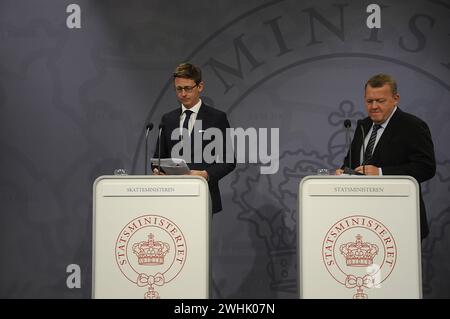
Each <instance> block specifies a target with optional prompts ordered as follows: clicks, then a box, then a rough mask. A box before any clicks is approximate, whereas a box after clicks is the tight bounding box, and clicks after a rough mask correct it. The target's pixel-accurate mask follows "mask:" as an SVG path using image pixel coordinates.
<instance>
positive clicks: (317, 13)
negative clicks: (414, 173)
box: [135, 0, 450, 294]
mask: <svg viewBox="0 0 450 319" xmlns="http://www.w3.org/2000/svg"><path fill="white" fill-rule="evenodd" d="M428 4H429V6H427V7H426V8H425V7H417V8H416V10H414V11H411V10H410V8H411V3H410V2H408V1H403V2H398V1H396V2H395V3H394V2H392V3H387V4H385V5H380V6H379V7H376V6H367V4H362V3H357V2H348V3H335V2H333V1H320V2H301V1H289V0H275V1H269V2H265V3H264V4H261V5H259V6H257V7H255V8H253V9H250V10H249V11H246V12H242V13H241V14H240V15H238V16H236V19H234V20H232V21H230V22H229V23H227V24H226V25H224V26H223V27H222V28H220V29H218V30H217V31H216V32H212V33H211V34H210V35H209V36H208V37H207V39H205V41H204V42H201V43H199V45H198V46H197V47H196V48H194V49H193V51H192V52H191V53H190V54H189V55H187V56H186V59H185V60H187V61H191V62H193V63H195V64H198V65H201V66H203V70H204V78H205V83H206V90H205V92H206V94H207V96H203V97H202V100H203V101H204V102H205V103H207V104H209V105H211V106H214V107H216V108H219V109H222V110H224V111H225V112H227V114H228V116H229V118H230V123H231V125H232V126H235V127H255V128H258V127H270V128H279V137H280V145H279V154H280V156H279V163H278V167H279V170H278V171H276V173H275V174H271V175H262V174H261V172H260V170H259V169H258V167H257V166H256V165H251V163H249V162H247V163H249V164H248V165H245V166H238V167H237V169H236V170H235V171H234V172H233V173H232V174H233V175H234V176H233V181H232V182H231V185H230V186H231V189H232V192H233V193H232V196H233V197H232V201H233V204H234V207H233V208H232V209H235V207H237V209H235V211H236V212H237V219H239V220H244V221H246V222H249V223H251V224H252V225H254V226H255V228H256V232H255V233H254V234H255V235H254V237H256V239H257V240H261V241H262V242H264V244H265V248H266V253H267V254H266V257H267V260H268V262H267V265H266V266H267V267H260V266H259V265H261V263H258V266H255V268H254V269H252V271H253V272H254V271H255V270H257V269H258V267H259V268H264V269H263V270H262V271H265V272H266V274H267V278H268V280H269V286H270V289H271V290H276V291H283V292H288V293H292V294H295V293H296V292H297V289H296V287H297V269H296V268H297V267H296V228H297V221H296V219H297V206H298V202H297V191H298V184H299V181H300V180H301V178H303V177H305V176H307V175H311V174H315V173H316V171H317V168H330V169H333V168H337V167H340V166H341V165H342V160H343V158H344V157H345V154H346V152H347V149H348V147H347V146H346V145H345V141H346V138H345V130H344V128H343V121H344V119H346V118H349V119H351V120H352V122H353V124H355V123H356V120H357V119H360V118H362V117H365V116H366V114H365V111H364V109H363V108H362V107H360V106H359V105H362V104H363V103H362V100H363V96H362V95H363V89H362V88H363V84H364V82H363V81H365V80H367V78H368V77H369V76H372V75H373V74H375V73H379V72H385V71H386V72H388V73H389V72H394V73H396V74H393V75H394V76H397V74H400V76H399V78H402V77H403V78H405V79H414V78H417V79H418V80H414V81H420V82H423V83H426V84H428V85H430V88H432V90H433V92H432V93H427V94H429V95H432V94H436V95H438V96H445V97H447V96H448V92H449V91H450V85H449V83H448V80H447V79H448V70H449V68H450V63H449V62H448V56H447V55H445V54H441V53H442V52H446V51H445V50H444V51H442V52H438V51H437V50H435V49H433V46H434V44H433V43H436V42H435V41H431V39H437V38H439V39H441V42H442V43H445V42H446V41H447V40H448V34H447V32H444V30H446V24H447V22H448V19H442V17H441V16H440V15H439V14H438V13H439V12H440V11H442V9H448V5H445V4H443V3H442V2H440V1H429V3H428ZM396 12H397V13H399V14H397V15H395V21H393V20H392V16H393V15H392V14H394V13H396ZM415 12H418V13H415ZM382 13H383V15H382V18H383V20H382V21H383V23H382V24H381V14H382ZM386 13H389V14H386ZM394 22H395V23H394ZM380 27H381V28H380ZM438 42H439V41H438ZM440 47H441V46H440ZM430 50H433V51H432V52H433V59H430V55H429V53H430ZM418 61H428V62H429V63H426V64H424V65H426V67H422V65H421V64H420V63H418ZM361 77H364V78H363V79H361ZM401 83H405V87H408V83H406V82H405V81H403V80H402V82H401ZM401 85H402V84H401ZM172 86H173V83H172V79H170V80H169V81H168V82H167V84H166V87H165V88H164V90H163V92H161V94H160V95H159V96H158V99H157V100H156V101H155V104H154V107H153V109H152V110H151V112H150V114H149V118H148V119H147V121H149V120H151V119H152V117H153V116H155V112H158V111H160V112H161V113H164V112H166V111H167V109H166V110H162V108H163V107H164V108H165V107H166V106H167V105H171V103H172V105H173V103H174V101H175V97H174V95H173V92H172V91H171V90H170V88H172ZM402 92H404V94H405V95H408V98H409V100H410V101H413V102H409V104H406V102H405V104H403V105H402V107H403V108H404V109H405V110H406V111H409V110H408V108H411V109H412V110H411V112H412V113H415V114H417V115H419V116H422V114H427V113H426V112H427V111H424V108H423V107H422V106H420V108H418V106H417V105H424V104H423V96H421V92H419V91H418V90H405V91H402ZM445 99H446V98H445ZM405 101H406V99H405ZM416 101H417V103H416ZM419 102H420V103H419ZM424 107H425V105H424ZM446 107H447V106H446V104H445V103H441V104H440V105H436V109H438V110H439V111H440V112H443V113H446V112H447V110H446V109H445V108H446ZM421 112H424V113H422V114H420V113H421ZM156 118H157V119H159V116H157V117H156ZM327 120H328V121H327ZM352 127H355V125H352ZM140 151H141V148H137V149H136V155H135V162H136V161H137V159H138V155H137V153H138V152H140ZM443 167H444V168H445V165H444V166H443ZM224 189H225V192H226V189H227V188H224ZM442 192H443V190H442V189H441V190H439V191H438V193H439V194H442ZM445 192H446V193H448V191H445ZM446 207H448V205H447V206H446ZM252 234H253V233H252ZM357 235H358V234H353V238H352V240H353V241H355V240H356V237H355V236H357ZM361 236H363V238H362V240H363V242H367V241H370V242H371V243H374V244H376V242H372V241H371V240H370V238H367V237H365V236H364V234H361ZM348 242H350V238H349V239H348ZM377 245H378V244H377ZM258 255H260V252H258ZM376 258H377V257H374V259H375V260H376ZM373 265H376V263H375V262H374V264H373ZM232 280H233V279H230V278H224V279H223V282H224V283H225V285H223V284H222V285H221V286H222V287H224V286H226V284H228V283H229V282H231V281H232ZM215 287H218V285H216V286H215ZM222 287H219V288H222Z"/></svg>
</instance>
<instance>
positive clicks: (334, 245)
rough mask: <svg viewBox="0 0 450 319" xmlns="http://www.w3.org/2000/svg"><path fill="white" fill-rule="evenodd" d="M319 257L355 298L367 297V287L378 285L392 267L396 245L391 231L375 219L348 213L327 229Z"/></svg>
mask: <svg viewBox="0 0 450 319" xmlns="http://www.w3.org/2000/svg"><path fill="white" fill-rule="evenodd" d="M322 258H323V263H324V265H325V267H326V269H327V270H328V272H329V273H330V275H331V276H332V277H333V278H334V279H335V280H336V281H337V282H338V283H339V284H341V285H343V286H344V287H345V288H348V289H356V293H355V294H354V295H353V298H354V299H367V298H368V293H367V292H368V289H369V290H370V289H372V288H381V283H382V282H383V281H385V280H386V279H387V278H388V277H389V275H390V274H391V273H392V271H393V270H394V267H395V262H396V260H397V247H396V245H395V240H394V237H393V235H392V233H391V232H390V231H389V229H388V228H387V227H386V226H384V225H383V224H382V223H380V222H379V221H377V220H376V219H374V218H371V217H367V216H361V215H355V216H348V217H345V218H343V219H341V220H339V221H338V222H336V223H335V224H334V225H333V226H331V228H330V229H329V230H328V232H327V233H326V235H325V238H324V241H323V245H322ZM364 289H366V291H364Z"/></svg>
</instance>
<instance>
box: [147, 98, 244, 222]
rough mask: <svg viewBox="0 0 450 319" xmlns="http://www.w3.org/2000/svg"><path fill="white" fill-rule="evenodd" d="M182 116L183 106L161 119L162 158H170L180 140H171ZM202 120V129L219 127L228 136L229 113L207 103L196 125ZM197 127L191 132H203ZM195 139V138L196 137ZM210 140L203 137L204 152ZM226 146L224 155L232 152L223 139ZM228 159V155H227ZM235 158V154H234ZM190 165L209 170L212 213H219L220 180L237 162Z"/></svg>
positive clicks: (201, 110)
mask: <svg viewBox="0 0 450 319" xmlns="http://www.w3.org/2000/svg"><path fill="white" fill-rule="evenodd" d="M180 116H181V107H179V108H177V109H175V110H173V111H170V112H168V113H166V114H164V115H163V117H162V119H161V124H163V125H164V129H163V131H162V133H161V158H170V157H172V156H171V152H172V148H173V147H174V146H175V145H176V144H177V143H178V142H179V140H171V134H172V132H173V130H175V129H177V128H179V127H180ZM199 120H201V121H202V130H206V129H208V128H218V129H220V130H221V131H222V134H223V137H224V138H225V136H226V129H227V128H229V127H230V124H229V122H228V119H227V115H226V114H225V113H224V112H222V111H220V110H217V109H215V108H212V107H210V106H207V105H206V104H204V103H203V104H202V106H201V107H200V110H199V112H198V114H197V118H196V125H197V123H198V121H199ZM195 129H196V128H195V127H194V129H193V131H192V133H191V136H193V134H202V133H201V132H196V131H195ZM194 140H195V138H194ZM210 142H211V141H209V140H206V141H205V140H203V139H202V145H201V151H202V153H203V149H204V148H205V146H206V145H207V144H208V143H210ZM158 143H159V141H158V142H157V144H156V150H155V154H154V157H155V158H157V157H158V147H159V144H158ZM223 146H224V150H223V151H224V153H223V154H224V157H225V154H226V152H227V151H230V152H232V150H230V148H227V147H226V143H225V141H223ZM198 147H200V146H199V145H195V146H194V148H193V149H192V152H193V151H194V149H195V148H197V149H198ZM225 159H226V157H225ZM233 159H234V156H233ZM188 166H189V168H190V169H192V170H206V171H207V172H208V178H209V180H208V186H209V193H210V195H211V203H212V209H211V210H212V213H213V214H214V213H218V212H220V211H221V210H222V201H221V197H220V189H219V180H220V179H221V178H222V177H224V176H225V175H227V174H228V173H230V172H231V171H232V170H234V168H235V167H236V162H235V161H233V162H232V163H226V162H225V160H224V161H223V162H222V163H217V162H213V163H206V162H205V161H204V160H203V159H202V162H201V163H188Z"/></svg>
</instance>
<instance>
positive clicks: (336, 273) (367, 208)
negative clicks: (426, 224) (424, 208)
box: [298, 176, 422, 299]
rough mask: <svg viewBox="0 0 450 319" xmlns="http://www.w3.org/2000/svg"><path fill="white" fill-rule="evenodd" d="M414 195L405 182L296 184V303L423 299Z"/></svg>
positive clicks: (346, 179) (310, 180) (357, 179)
mask: <svg viewBox="0 0 450 319" xmlns="http://www.w3.org/2000/svg"><path fill="white" fill-rule="evenodd" d="M418 189H419V187H418V184H417V182H416V180H415V179H413V178H412V177H408V176H379V177H378V176H377V177H369V176H308V177H306V178H304V179H303V180H301V182H300V185H299V197H298V200H299V205H298V206H299V207H298V213H299V216H298V256H299V260H298V265H299V267H298V268H299V276H298V278H299V293H300V298H339V299H346V298H355V299H366V298H402V299H403V298H421V297H422V291H421V287H422V281H421V251H420V244H421V242H420V218H419V195H418Z"/></svg>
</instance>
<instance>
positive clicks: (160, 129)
mask: <svg viewBox="0 0 450 319" xmlns="http://www.w3.org/2000/svg"><path fill="white" fill-rule="evenodd" d="M163 129H164V123H161V124H159V133H158V172H161V133H162V130H163Z"/></svg>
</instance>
